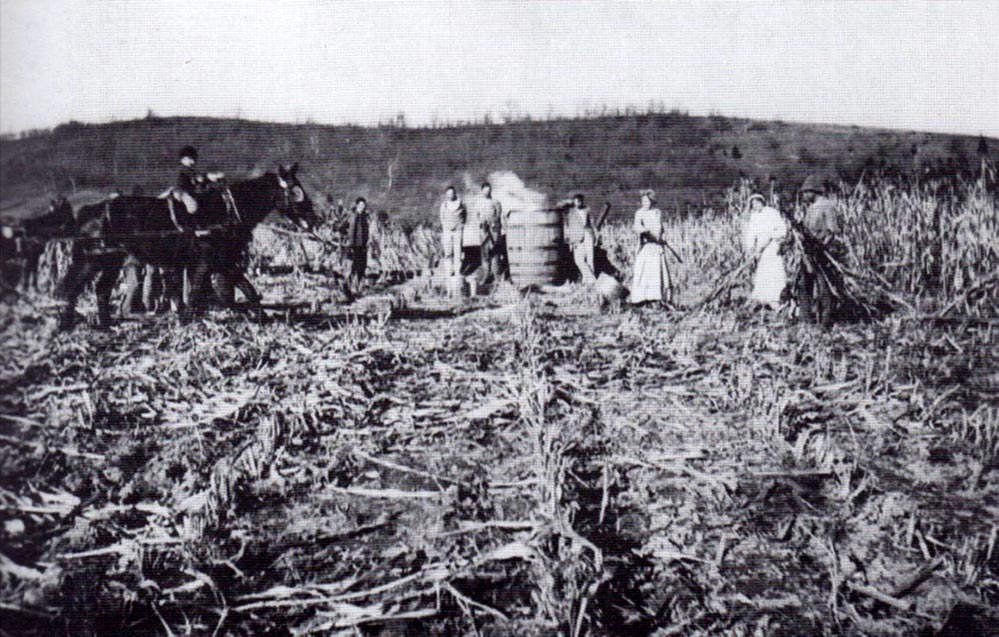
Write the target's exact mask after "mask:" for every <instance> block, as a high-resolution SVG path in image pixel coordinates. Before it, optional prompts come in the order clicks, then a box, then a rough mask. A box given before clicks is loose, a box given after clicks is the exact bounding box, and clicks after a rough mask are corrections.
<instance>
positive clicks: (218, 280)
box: [212, 272, 236, 308]
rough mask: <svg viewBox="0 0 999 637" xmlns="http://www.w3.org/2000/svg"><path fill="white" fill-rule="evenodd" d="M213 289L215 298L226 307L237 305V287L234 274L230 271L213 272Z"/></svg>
mask: <svg viewBox="0 0 999 637" xmlns="http://www.w3.org/2000/svg"><path fill="white" fill-rule="evenodd" d="M212 289H213V291H214V292H215V300H216V301H217V302H218V303H219V304H221V305H222V307H225V308H234V307H235V306H236V288H235V283H234V281H233V277H232V275H230V274H229V273H228V272H214V273H212Z"/></svg>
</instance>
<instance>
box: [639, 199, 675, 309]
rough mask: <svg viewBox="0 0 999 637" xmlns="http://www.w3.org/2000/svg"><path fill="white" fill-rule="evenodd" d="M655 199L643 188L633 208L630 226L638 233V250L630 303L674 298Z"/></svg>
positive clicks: (661, 224)
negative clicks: (638, 204) (636, 207)
mask: <svg viewBox="0 0 999 637" xmlns="http://www.w3.org/2000/svg"><path fill="white" fill-rule="evenodd" d="M655 203H656V193H655V191H654V190H643V191H642V207H641V208H639V209H638V210H637V211H636V212H635V223H634V225H633V226H632V227H633V229H634V230H635V233H636V234H637V235H638V254H637V255H636V256H635V273H634V276H633V278H632V281H631V297H630V298H629V302H631V303H633V304H640V303H650V302H654V303H669V302H671V301H672V300H673V284H672V281H671V280H670V274H669V269H668V268H667V267H666V259H665V257H664V255H663V244H664V240H663V213H662V210H660V209H659V208H656V207H654V205H655Z"/></svg>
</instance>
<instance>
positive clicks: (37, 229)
mask: <svg viewBox="0 0 999 637" xmlns="http://www.w3.org/2000/svg"><path fill="white" fill-rule="evenodd" d="M20 226H21V227H20V228H19V232H18V233H17V237H16V241H15V244H14V256H15V258H16V259H17V261H18V263H19V265H20V268H19V269H20V275H19V277H18V278H19V283H20V285H21V287H22V288H23V289H25V290H28V289H31V288H34V289H35V290H38V275H39V272H38V270H39V265H40V264H41V260H42V255H44V254H45V246H47V245H48V242H49V241H50V240H52V239H54V238H57V237H63V236H66V235H70V234H73V233H74V232H75V231H76V217H75V216H74V215H73V206H71V205H70V203H69V201H67V200H66V198H65V197H57V198H55V199H53V200H51V201H50V202H49V207H48V210H47V211H46V212H45V214H43V215H40V216H38V217H34V218H32V219H25V220H24V221H22V222H21V224H20Z"/></svg>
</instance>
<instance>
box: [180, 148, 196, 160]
mask: <svg viewBox="0 0 999 637" xmlns="http://www.w3.org/2000/svg"><path fill="white" fill-rule="evenodd" d="M177 157H179V158H180V159H183V158H184V157H190V158H191V159H194V160H197V159H198V149H197V148H195V147H194V146H184V147H183V148H181V149H180V152H179V153H177Z"/></svg>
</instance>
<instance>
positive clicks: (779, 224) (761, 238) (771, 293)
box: [742, 194, 787, 310]
mask: <svg viewBox="0 0 999 637" xmlns="http://www.w3.org/2000/svg"><path fill="white" fill-rule="evenodd" d="M749 207H750V213H749V217H748V218H747V219H746V224H745V225H744V226H743V228H742V246H743V249H744V250H745V252H746V255H747V256H748V257H749V258H754V257H758V258H759V261H758V262H757V264H756V272H755V273H754V274H753V292H752V294H751V295H750V296H751V298H752V299H753V300H754V301H757V302H759V303H761V304H763V305H765V306H767V307H769V308H770V309H773V310H776V309H777V308H779V307H780V295H781V292H783V291H784V287H785V286H786V285H787V275H786V274H785V273H784V259H783V257H781V255H780V253H779V251H780V244H781V241H783V239H784V236H785V235H786V234H787V222H786V221H784V217H782V216H781V214H780V212H779V211H778V210H777V209H776V208H772V207H770V206H767V205H766V202H765V200H764V199H763V195H760V194H754V195H753V196H752V197H750V198H749Z"/></svg>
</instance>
